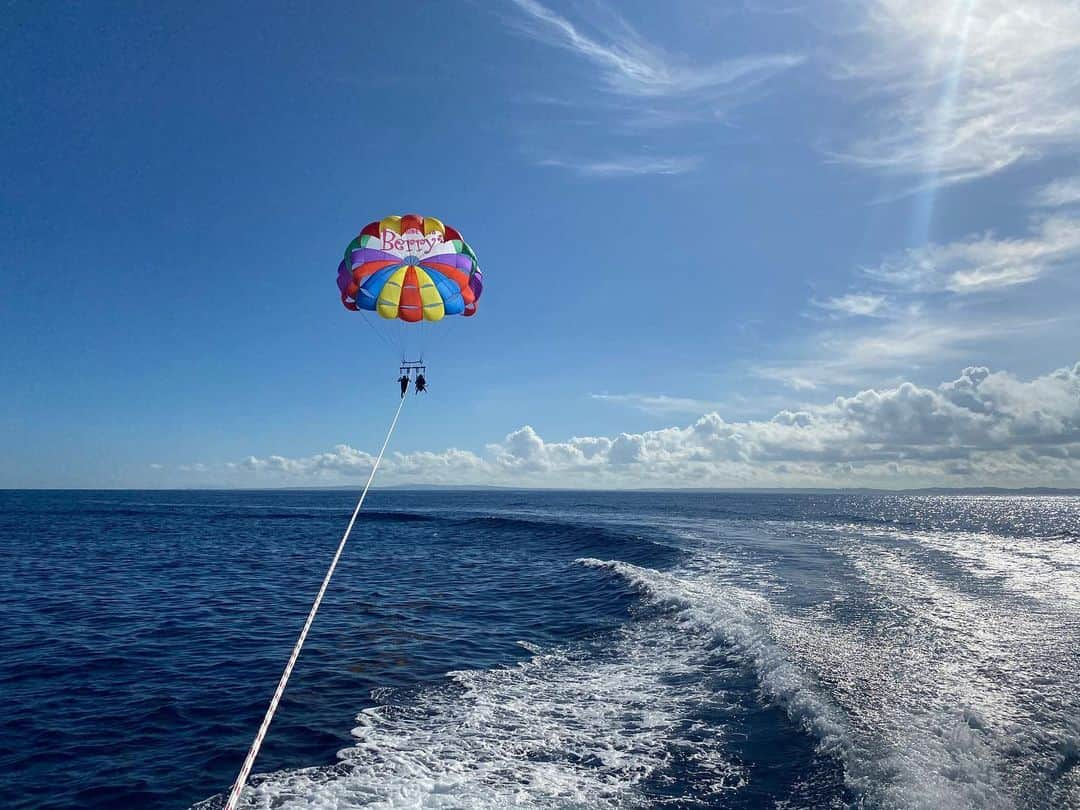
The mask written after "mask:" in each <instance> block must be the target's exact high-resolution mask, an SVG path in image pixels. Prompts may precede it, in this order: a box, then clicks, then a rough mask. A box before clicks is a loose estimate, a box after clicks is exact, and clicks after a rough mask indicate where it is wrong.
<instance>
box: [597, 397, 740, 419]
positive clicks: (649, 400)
mask: <svg viewBox="0 0 1080 810" xmlns="http://www.w3.org/2000/svg"><path fill="white" fill-rule="evenodd" d="M589 396H590V397H591V398H592V399H596V400H600V401H602V402H613V403H616V404H618V405H626V406H628V407H631V408H635V409H637V410H639V411H644V412H645V413H649V414H668V413H704V412H705V411H710V410H716V409H718V408H719V407H720V403H718V402H714V401H712V400H706V399H693V398H691V397H672V396H668V395H667V394H590V395H589Z"/></svg>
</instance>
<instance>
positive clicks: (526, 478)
mask: <svg viewBox="0 0 1080 810" xmlns="http://www.w3.org/2000/svg"><path fill="white" fill-rule="evenodd" d="M372 461H373V459H372V457H371V455H370V454H368V453H365V452H363V451H360V450H356V449H354V448H352V447H349V446H348V445H338V446H337V447H335V448H334V449H333V451H331V452H329V453H322V454H317V455H313V456H309V457H305V458H297V459H289V458H284V457H281V456H271V457H269V458H266V459H259V458H254V457H252V458H249V459H247V460H246V461H245V462H243V463H242V464H241V465H239V467H242V468H243V469H245V470H248V471H250V472H254V473H257V474H258V475H259V477H261V478H262V480H266V479H267V478H268V477H270V478H273V479H276V480H278V481H281V482H295V481H297V480H304V481H308V482H311V481H324V482H329V481H341V480H349V479H352V478H356V477H360V476H363V475H366V474H367V472H369V471H370V466H371V463H372ZM384 464H385V465H386V467H385V469H384V470H383V471H381V472H380V475H381V476H383V475H384V478H383V480H384V481H393V482H397V483H404V482H408V483H476V484H506V485H523V486H525V485H527V486H566V487H643V486H785V485H786V486H828V485H847V486H862V485H879V486H912V485H926V484H954V485H974V484H996V485H1005V486H1021V485H1056V486H1078V485H1080V363H1078V364H1076V365H1075V366H1073V367H1071V368H1062V369H1059V370H1057V371H1054V372H1052V373H1050V374H1046V375H1044V376H1041V377H1037V378H1035V379H1033V380H1028V381H1023V380H1019V379H1017V378H1016V377H1014V376H1012V375H1010V374H1008V373H1005V372H1000V371H999V372H991V371H990V370H989V369H987V368H982V367H971V368H966V369H964V371H963V372H962V373H961V374H960V375H959V376H958V377H957V378H956V379H954V380H950V381H948V382H945V383H942V384H941V385H938V386H936V387H922V386H919V385H915V384H914V383H911V382H904V383H901V384H899V385H896V386H893V387H889V388H884V389H867V390H863V391H859V392H858V393H855V394H853V395H851V396H842V397H837V398H836V399H835V400H834V401H832V402H831V403H829V404H826V405H818V406H813V407H803V408H796V409H789V410H782V411H780V412H779V413H777V414H776V415H775V416H774V417H773V418H771V419H768V420H752V421H737V422H729V421H726V420H725V419H724V418H723V417H722V416H721V415H720V414H718V413H716V412H711V413H706V414H704V415H702V416H701V417H699V418H697V419H696V420H694V421H693V422H691V423H690V424H688V425H681V426H673V427H668V428H663V429H659V430H650V431H644V432H641V433H619V434H617V435H614V436H587V437H573V438H570V439H566V440H562V441H548V440H546V439H544V438H543V437H542V436H540V435H539V434H538V433H537V431H536V430H535V429H534V428H532V427H531V426H528V425H526V426H524V427H521V428H519V429H517V430H515V431H513V432H511V433H510V434H509V435H507V436H506V437H505V438H504V439H503V440H502V441H500V442H497V443H494V444H491V445H489V446H487V447H486V448H485V449H484V450H483V451H482V452H473V451H469V450H459V449H449V450H445V451H442V452H422V453H407V454H402V453H396V454H393V455H391V456H388V457H387V459H386V460H385V461H384Z"/></svg>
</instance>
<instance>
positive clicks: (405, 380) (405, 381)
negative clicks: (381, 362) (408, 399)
mask: <svg viewBox="0 0 1080 810" xmlns="http://www.w3.org/2000/svg"><path fill="white" fill-rule="evenodd" d="M398 382H399V383H401V396H402V398H403V399H404V397H405V392H406V391H408V390H409V375H408V374H402V375H401V376H400V377H398Z"/></svg>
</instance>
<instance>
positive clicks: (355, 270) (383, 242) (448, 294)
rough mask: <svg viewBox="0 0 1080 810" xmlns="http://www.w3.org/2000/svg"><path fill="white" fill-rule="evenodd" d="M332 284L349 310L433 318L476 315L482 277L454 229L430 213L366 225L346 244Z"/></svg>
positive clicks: (411, 319) (409, 318)
mask: <svg viewBox="0 0 1080 810" xmlns="http://www.w3.org/2000/svg"><path fill="white" fill-rule="evenodd" d="M338 288H339V289H340V290H341V303H343V304H344V305H345V308H346V309H350V310H353V311H354V312H355V311H357V310H362V309H363V310H369V311H372V312H378V313H379V315H381V316H382V317H384V318H399V319H400V320H403V321H408V322H410V323H415V322H417V321H439V320H442V318H443V316H445V315H475V314H476V304H477V301H479V300H480V294H481V293H482V292H483V290H484V275H483V273H481V272H480V265H479V263H478V262H477V259H476V254H475V253H473V251H472V248H470V247H469V246H468V245H467V244H466V243H465V240H464V239H462V238H461V234H460V233H458V232H457V231H456V230H454V229H453V228H451V227H450V226H449V225H444V224H443V223H442V222H440V221H439V220H437V219H435V218H434V217H422V216H420V215H418V214H405V215H404V216H389V217H386V218H385V219H381V220H377V221H375V222H372V223H370V224H368V225H367V226H366V227H365V228H364V229H363V230H362V231H360V235H359V236H357V237H356V238H355V239H353V240H352V241H351V242H350V243H349V246H348V247H347V248H345V258H344V259H343V260H342V262H341V264H340V265H338Z"/></svg>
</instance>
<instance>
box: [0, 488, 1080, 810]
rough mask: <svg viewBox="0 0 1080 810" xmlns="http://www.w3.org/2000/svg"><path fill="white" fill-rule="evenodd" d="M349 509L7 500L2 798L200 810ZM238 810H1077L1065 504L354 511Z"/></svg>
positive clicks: (348, 503)
mask: <svg viewBox="0 0 1080 810" xmlns="http://www.w3.org/2000/svg"><path fill="white" fill-rule="evenodd" d="M353 499H354V494H353V493H338V492H322V491H303V492H74V493H72V492H6V493H0V706H2V709H3V711H2V713H0V806H2V807H6V808H61V807H63V808H72V807H78V808H107V807H127V808H139V807H146V808H157V807H163V808H164V807H188V806H190V805H192V804H193V803H196V802H199V801H201V800H208V801H207V802H206V805H207V806H211V807H213V806H220V802H221V799H220V796H219V795H218V796H217V797H216V798H215V796H216V795H217V794H220V792H222V791H225V790H226V789H227V788H228V786H229V784H230V782H231V781H232V779H233V778H234V777H235V774H236V771H237V769H238V768H239V765H240V763H241V761H242V759H243V756H244V753H245V752H246V750H247V747H248V746H249V744H250V742H251V738H252V736H253V734H254V732H255V729H256V728H257V726H258V723H259V720H260V719H261V716H262V713H263V712H264V711H265V708H266V703H267V701H268V700H269V697H270V693H271V692H272V690H273V687H274V685H275V683H276V681H277V678H278V676H279V675H280V672H281V668H282V666H283V665H284V662H285V660H286V658H287V656H288V653H289V651H290V649H291V646H292V644H293V642H294V640H295V637H296V634H297V632H298V631H299V628H300V625H301V624H302V621H303V618H304V616H305V614H306V611H307V609H308V606H309V604H310V601H311V599H312V597H313V596H314V593H315V591H316V590H317V588H318V584H319V581H320V580H321V577H322V574H323V572H324V571H325V568H326V565H327V563H328V562H329V559H330V556H331V555H332V553H333V549H334V547H335V545H336V543H337V541H338V539H339V537H340V534H341V531H342V530H343V528H344V526H345V524H346V522H347V520H348V515H349V511H350V509H351V507H352V504H353ZM367 507H368V508H367V510H366V511H365V513H364V514H363V516H362V518H361V520H360V521H359V522H358V523H357V526H356V529H355V530H354V532H353V535H352V538H351V540H350V544H349V546H348V547H347V549H346V552H345V555H344V557H343V559H342V562H341V565H340V567H339V569H338V572H337V575H336V577H335V579H334V581H333V583H332V585H331V588H330V591H329V593H328V595H327V598H326V601H325V602H324V604H323V607H322V610H321V612H320V614H319V616H318V619H317V621H316V624H315V626H314V628H313V630H312V633H311V635H310V636H309V639H308V642H307V645H306V646H305V648H304V652H303V655H302V657H301V659H300V662H299V664H298V666H297V668H296V671H295V672H294V674H293V678H292V681H291V682H290V686H289V689H288V691H287V692H286V695H285V699H284V701H283V703H282V705H281V708H280V709H279V711H278V714H277V717H276V719H275V721H274V724H273V726H272V727H271V730H270V734H269V736H268V737H267V741H266V744H265V745H264V747H263V749H262V753H261V755H260V758H259V761H258V763H257V764H256V771H257V772H258V773H259V774H263V776H260V777H258V778H257V779H255V780H254V785H253V787H252V788H251V789H250V790H249V791H248V793H247V794H246V796H245V801H246V802H247V804H246V806H250V807H290V808H291V807H312V808H314V807H350V806H375V807H396V806H425V807H492V808H495V807H508V806H521V807H628V806H630V807H632V806H642V807H649V806H663V807H713V806H716V807H777V806H781V807H821V806H835V807H844V806H867V807H1047V808H1049V807H1070V806H1073V807H1080V768H1078V765H1077V763H1078V756H1080V694H1078V693H1080V675H1078V673H1080V652H1078V651H1080V548H1078V545H1080V500H1077V499H1071V498H1050V497H1048V498H1006V497H993V498H991V497H987V498H974V497H970V498H958V497H906V496H890V497H884V496H809V495H800V496H795V495H792V496H775V495H730V494H719V495H718V494H647V493H622V494H616V493H588V494H585V493H536V492H528V493H524V492H455V493H439V492H409V493H406V492H378V493H374V494H373V495H372V496H371V497H370V498H369V501H368V504H367Z"/></svg>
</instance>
